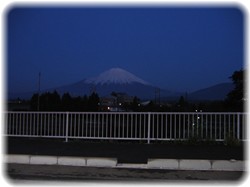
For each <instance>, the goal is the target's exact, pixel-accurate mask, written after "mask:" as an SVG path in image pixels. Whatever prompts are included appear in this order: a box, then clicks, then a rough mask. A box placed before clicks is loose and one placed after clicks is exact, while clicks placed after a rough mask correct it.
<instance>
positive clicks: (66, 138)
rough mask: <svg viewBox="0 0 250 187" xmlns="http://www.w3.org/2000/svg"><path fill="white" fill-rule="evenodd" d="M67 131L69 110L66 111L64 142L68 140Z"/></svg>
mask: <svg viewBox="0 0 250 187" xmlns="http://www.w3.org/2000/svg"><path fill="white" fill-rule="evenodd" d="M68 133H69V112H66V131H65V142H68Z"/></svg>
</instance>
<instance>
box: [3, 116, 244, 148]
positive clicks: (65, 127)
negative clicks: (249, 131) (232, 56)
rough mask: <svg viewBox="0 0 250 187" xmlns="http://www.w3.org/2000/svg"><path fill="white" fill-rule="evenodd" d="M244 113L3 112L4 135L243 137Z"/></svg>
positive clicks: (209, 138) (87, 137) (84, 137)
mask: <svg viewBox="0 0 250 187" xmlns="http://www.w3.org/2000/svg"><path fill="white" fill-rule="evenodd" d="M246 117H247V114H246V113H210V112H209V113H207V112H194V113H190V112H188V113H175V112H171V113H165V112H164V113H159V112H6V113H5V135H7V136H19V137H49V138H65V140H66V141H68V139H69V138H81V139H116V140H145V141H147V142H148V143H150V141H153V140H186V139H190V138H199V139H201V140H215V141H224V140H225V139H226V138H228V137H230V138H235V139H238V140H245V139H246V129H245V128H246Z"/></svg>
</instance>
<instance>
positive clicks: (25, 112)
mask: <svg viewBox="0 0 250 187" xmlns="http://www.w3.org/2000/svg"><path fill="white" fill-rule="evenodd" d="M4 113H10V114H17V113H18V114H67V113H68V114H107V115H108V114H110V115H113V114H134V115H135V114H148V113H150V114H155V115H156V114H161V115H162V114H191V115H193V114H214V115H216V114H218V115H219V114H229V115H233V114H249V113H247V112H50V111H48V112H46V111H39V112H38V111H4Z"/></svg>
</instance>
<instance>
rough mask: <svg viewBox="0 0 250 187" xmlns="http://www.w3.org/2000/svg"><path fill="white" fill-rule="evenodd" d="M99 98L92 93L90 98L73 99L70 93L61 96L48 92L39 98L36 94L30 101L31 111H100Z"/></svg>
mask: <svg viewBox="0 0 250 187" xmlns="http://www.w3.org/2000/svg"><path fill="white" fill-rule="evenodd" d="M99 102H100V99H99V96H98V94H96V93H92V94H91V95H90V96H86V95H84V96H83V97H80V96H78V97H72V96H71V95H70V94H69V93H65V94H63V95H62V97H60V95H59V94H58V93H57V92H56V91H54V92H53V93H50V92H46V93H43V94H41V95H40V96H39V102H38V94H34V95H33V96H32V98H31V100H30V105H31V110H34V111H36V110H40V111H98V109H99Z"/></svg>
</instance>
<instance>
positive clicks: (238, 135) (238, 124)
mask: <svg viewBox="0 0 250 187" xmlns="http://www.w3.org/2000/svg"><path fill="white" fill-rule="evenodd" d="M239 139H240V114H239V113H237V140H239Z"/></svg>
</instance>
